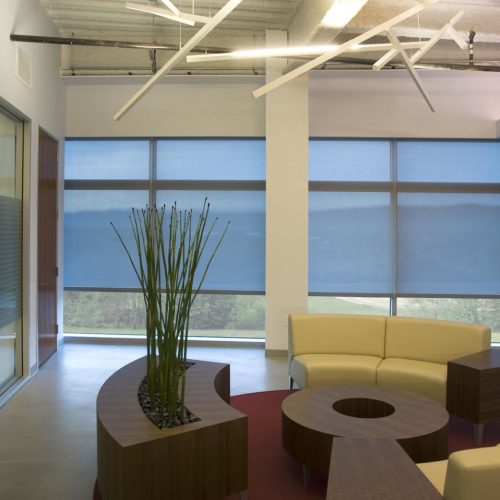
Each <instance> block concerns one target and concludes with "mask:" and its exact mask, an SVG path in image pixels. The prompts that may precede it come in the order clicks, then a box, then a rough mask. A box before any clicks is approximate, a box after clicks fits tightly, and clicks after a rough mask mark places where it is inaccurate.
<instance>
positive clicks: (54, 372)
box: [0, 344, 288, 500]
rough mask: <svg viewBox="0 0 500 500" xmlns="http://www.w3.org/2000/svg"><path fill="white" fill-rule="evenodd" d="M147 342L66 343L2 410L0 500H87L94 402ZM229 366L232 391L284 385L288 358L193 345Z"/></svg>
mask: <svg viewBox="0 0 500 500" xmlns="http://www.w3.org/2000/svg"><path fill="white" fill-rule="evenodd" d="M144 351H145V350H144V347H139V346H123V345H120V346H113V345H89V344H66V345H65V346H64V348H63V349H61V350H60V351H59V352H57V353H56V354H54V355H53V356H52V357H51V358H50V359H49V360H48V361H47V362H46V363H45V364H44V365H43V366H42V368H41V369H40V372H39V373H38V374H37V375H36V376H35V377H34V378H33V380H31V381H30V382H29V383H28V384H27V385H26V386H25V387H24V388H22V389H21V390H20V391H19V392H18V393H17V394H16V395H15V396H14V397H13V398H12V399H11V400H10V401H9V402H8V403H7V404H6V405H5V406H4V407H3V408H0V500H49V499H51V500H90V499H91V498H92V490H93V486H94V481H95V478H96V422H95V400H96V396H97V392H98V391H99V388H100V386H101V385H102V384H103V382H104V381H105V380H106V379H107V378H108V377H109V376H110V375H111V374H112V373H113V372H114V371H116V370H117V369H118V368H120V367H121V366H123V365H125V364H126V363H128V362H130V361H133V360H134V359H137V358H139V357H140V356H143V355H144ZM188 356H189V357H191V358H195V359H203V360H207V361H221V362H225V363H230V364H231V394H233V395H234V394H242V393H246V392H256V391H265V390H273V389H285V388H286V387H287V385H288V379H287V361H286V358H266V357H265V356H264V350H263V349H246V348H218V347H209V348H202V347H192V348H190V350H189V353H188Z"/></svg>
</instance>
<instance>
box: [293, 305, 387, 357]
mask: <svg viewBox="0 0 500 500" xmlns="http://www.w3.org/2000/svg"><path fill="white" fill-rule="evenodd" d="M288 332H289V354H290V358H293V357H294V356H298V355H300V354H362V355H367V356H379V357H381V358H382V357H384V338H385V317H384V316H354V315H353V316H350V315H342V314H291V315H290V316H289V327H288Z"/></svg>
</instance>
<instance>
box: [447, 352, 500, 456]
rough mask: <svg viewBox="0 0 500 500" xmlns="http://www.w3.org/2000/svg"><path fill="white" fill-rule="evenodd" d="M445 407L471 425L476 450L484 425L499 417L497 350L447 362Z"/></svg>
mask: <svg viewBox="0 0 500 500" xmlns="http://www.w3.org/2000/svg"><path fill="white" fill-rule="evenodd" d="M446 407H447V409H448V411H449V412H450V413H451V414H453V415H456V416H458V417H461V418H464V419H465V420H469V421H470V422H472V423H473V424H474V440H475V443H476V445H477V446H479V445H480V444H481V442H482V438H483V430H484V424H485V423H486V422H489V421H490V420H494V419H496V418H499V417H500V348H492V349H490V350H487V351H482V352H479V353H477V354H472V355H470V356H465V357H464V358H459V359H454V360H452V361H448V380H447V390H446Z"/></svg>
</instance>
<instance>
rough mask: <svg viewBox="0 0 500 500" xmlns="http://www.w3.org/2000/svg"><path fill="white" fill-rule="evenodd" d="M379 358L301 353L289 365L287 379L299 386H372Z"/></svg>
mask: <svg viewBox="0 0 500 500" xmlns="http://www.w3.org/2000/svg"><path fill="white" fill-rule="evenodd" d="M380 361H381V358H379V357H377V356H359V355H352V354H351V355H349V354H301V355H300V356H296V357H295V358H293V360H292V362H291V364H290V377H292V378H293V380H294V381H295V383H296V384H297V385H298V386H299V387H301V388H304V387H313V386H317V385H329V384H375V382H376V372H377V366H378V365H379V363H380Z"/></svg>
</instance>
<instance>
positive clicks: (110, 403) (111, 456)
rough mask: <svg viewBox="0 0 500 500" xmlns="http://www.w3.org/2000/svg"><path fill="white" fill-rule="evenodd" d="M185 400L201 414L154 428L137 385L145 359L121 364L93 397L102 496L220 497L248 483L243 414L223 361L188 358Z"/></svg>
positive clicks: (109, 498)
mask: <svg viewBox="0 0 500 500" xmlns="http://www.w3.org/2000/svg"><path fill="white" fill-rule="evenodd" d="M194 363H195V364H194V365H193V366H191V367H190V368H189V370H188V372H187V377H186V378H187V380H186V401H185V404H186V406H187V407H188V408H189V409H190V410H191V411H192V412H193V413H194V414H195V415H197V416H198V417H200V418H201V421H199V422H194V423H190V424H186V425H183V426H179V427H175V428H172V429H163V430H160V429H158V428H157V427H156V426H155V425H154V424H153V423H152V422H150V421H149V419H148V418H147V417H146V416H145V415H144V413H143V412H142V409H141V408H140V406H139V403H138V400H137V389H138V387H139V383H140V381H141V380H142V378H143V377H144V374H145V372H146V363H145V358H142V359H139V360H137V361H134V362H133V363H130V364H129V365H127V366H125V367H124V368H122V369H121V370H119V371H117V372H116V373H115V374H113V375H112V376H111V377H110V378H109V379H108V380H107V381H106V382H105V384H104V385H103V386H102V388H101V390H100V392H99V395H98V397H97V448H98V464H97V465H98V484H99V490H100V492H101V495H102V497H103V499H104V500H115V499H119V500H133V499H138V498H141V499H148V500H149V499H164V498H169V499H193V500H195V499H196V500H198V499H207V500H210V499H220V498H221V497H224V496H226V495H229V494H232V493H236V492H239V491H242V490H246V489H247V485H248V473H247V470H248V435H247V417H246V415H243V414H242V413H240V412H239V411H237V410H235V409H234V408H232V407H230V406H229V405H228V404H227V403H226V401H225V400H224V399H222V398H221V397H220V395H219V394H221V395H222V397H223V398H225V399H228V398H229V365H224V364H220V363H208V362H204V361H194Z"/></svg>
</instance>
